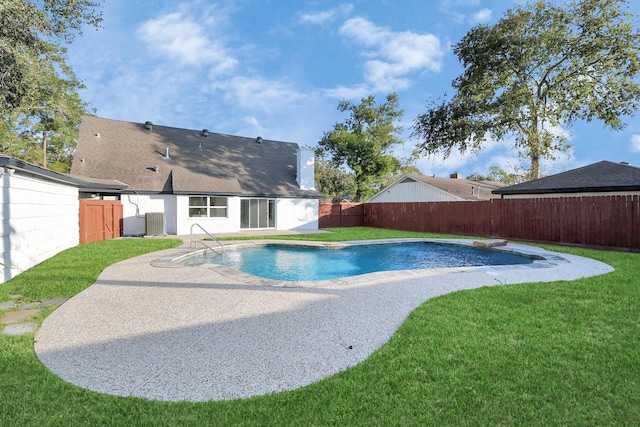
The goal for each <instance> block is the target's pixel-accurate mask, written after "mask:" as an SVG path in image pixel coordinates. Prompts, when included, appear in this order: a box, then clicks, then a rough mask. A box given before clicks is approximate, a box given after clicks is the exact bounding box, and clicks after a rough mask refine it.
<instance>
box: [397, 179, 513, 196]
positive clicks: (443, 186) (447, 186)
mask: <svg viewBox="0 0 640 427" xmlns="http://www.w3.org/2000/svg"><path fill="white" fill-rule="evenodd" d="M408 176H409V177H410V178H413V179H415V180H418V181H420V182H424V183H425V184H429V185H432V186H434V187H436V188H439V189H440V190H443V191H446V192H448V193H451V194H453V195H455V196H458V197H461V198H463V199H464V200H489V199H491V198H495V197H497V196H492V195H491V191H492V190H494V189H496V188H500V187H502V186H503V185H504V184H502V183H501V182H497V181H470V180H468V179H456V178H438V177H430V176H424V175H408Z"/></svg>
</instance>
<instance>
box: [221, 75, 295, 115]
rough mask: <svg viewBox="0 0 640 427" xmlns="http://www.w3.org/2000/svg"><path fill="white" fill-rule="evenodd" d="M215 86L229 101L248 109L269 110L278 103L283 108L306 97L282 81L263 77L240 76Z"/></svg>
mask: <svg viewBox="0 0 640 427" xmlns="http://www.w3.org/2000/svg"><path fill="white" fill-rule="evenodd" d="M213 87H214V89H218V90H221V91H223V92H224V97H225V99H226V100H227V101H229V102H233V103H234V104H235V105H237V106H239V107H242V108H243V109H246V110H248V111H256V110H262V111H269V110H272V109H273V108H274V106H276V105H277V106H278V108H282V107H283V106H287V105H294V104H297V103H299V102H300V101H302V100H303V99H304V98H305V95H304V94H302V93H299V92H297V91H296V90H294V89H292V88H291V87H290V86H289V85H287V84H286V83H284V82H282V81H274V80H268V79H264V78H262V77H245V76H238V77H234V78H232V79H229V80H225V81H220V82H216V83H214V84H213Z"/></svg>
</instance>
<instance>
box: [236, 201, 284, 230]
mask: <svg viewBox="0 0 640 427" xmlns="http://www.w3.org/2000/svg"><path fill="white" fill-rule="evenodd" d="M275 227H276V201H275V199H242V200H240V228H275Z"/></svg>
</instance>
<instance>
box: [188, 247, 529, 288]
mask: <svg viewBox="0 0 640 427" xmlns="http://www.w3.org/2000/svg"><path fill="white" fill-rule="evenodd" d="M182 262H183V263H184V264H187V265H195V264H222V265H226V266H229V267H233V268H236V269H238V270H240V271H244V272H245V273H249V274H252V275H254V276H259V277H264V278H267V279H275V280H290V281H305V280H326V279H337V278H341V277H348V276H356V275H359V274H365V273H373V272H376V271H392V270H413V269H428V268H445V267H463V266H478V265H511V264H528V263H532V262H533V259H532V258H528V257H524V256H520V255H516V254H512V253H505V252H498V251H491V250H485V249H477V248H473V247H462V246H453V245H444V244H437V243H427V242H418V243H402V244H379V245H368V246H351V247H346V248H339V249H325V248H311V247H303V246H296V247H292V246H284V245H265V246H255V247H246V248H237V249H233V248H227V249H225V251H224V253H223V254H222V255H214V254H211V253H210V252H209V253H205V254H203V255H198V256H194V257H189V258H187V259H186V260H184V261H182Z"/></svg>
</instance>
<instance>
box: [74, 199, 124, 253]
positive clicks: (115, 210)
mask: <svg viewBox="0 0 640 427" xmlns="http://www.w3.org/2000/svg"><path fill="white" fill-rule="evenodd" d="M122 214H123V212H122V203H120V201H117V200H93V199H80V243H91V242H98V241H100V240H107V239H113V238H116V237H120V236H121V235H122V233H121V230H122Z"/></svg>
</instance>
